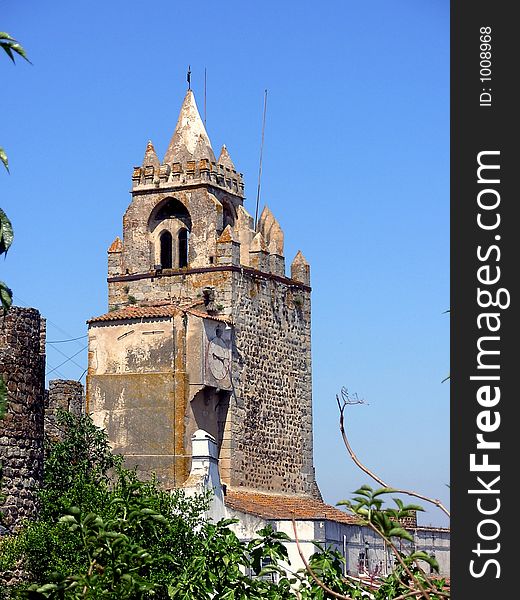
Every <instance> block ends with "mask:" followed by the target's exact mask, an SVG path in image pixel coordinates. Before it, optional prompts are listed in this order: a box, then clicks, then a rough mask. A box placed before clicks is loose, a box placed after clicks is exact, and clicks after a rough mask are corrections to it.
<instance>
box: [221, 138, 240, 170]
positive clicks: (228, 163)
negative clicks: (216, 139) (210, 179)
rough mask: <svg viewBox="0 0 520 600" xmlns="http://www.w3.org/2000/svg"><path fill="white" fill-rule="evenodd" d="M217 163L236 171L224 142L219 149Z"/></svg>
mask: <svg viewBox="0 0 520 600" xmlns="http://www.w3.org/2000/svg"><path fill="white" fill-rule="evenodd" d="M218 164H219V165H222V166H224V167H227V168H228V169H231V170H232V171H236V169H235V165H234V164H233V161H232V160H231V156H229V152H228V149H227V148H226V144H224V145H223V146H222V150H221V151H220V156H219V157H218Z"/></svg>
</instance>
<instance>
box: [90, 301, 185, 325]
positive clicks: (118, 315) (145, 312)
mask: <svg viewBox="0 0 520 600" xmlns="http://www.w3.org/2000/svg"><path fill="white" fill-rule="evenodd" d="M178 311H179V308H178V307H177V306H174V305H173V304H168V305H165V306H127V307H125V308H121V309H120V310H113V311H111V312H108V313H105V314H104V315H100V316H99V317H93V318H92V319H89V320H88V321H87V323H99V322H102V321H121V320H126V319H147V318H148V319H149V318H153V317H173V316H174V315H175V314H177V312H178Z"/></svg>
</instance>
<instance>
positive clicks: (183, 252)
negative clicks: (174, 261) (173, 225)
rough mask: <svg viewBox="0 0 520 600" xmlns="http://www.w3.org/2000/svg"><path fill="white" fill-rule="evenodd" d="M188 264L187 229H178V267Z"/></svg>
mask: <svg viewBox="0 0 520 600" xmlns="http://www.w3.org/2000/svg"><path fill="white" fill-rule="evenodd" d="M187 266H188V230H187V229H181V230H180V231H179V269H182V268H183V267H187Z"/></svg>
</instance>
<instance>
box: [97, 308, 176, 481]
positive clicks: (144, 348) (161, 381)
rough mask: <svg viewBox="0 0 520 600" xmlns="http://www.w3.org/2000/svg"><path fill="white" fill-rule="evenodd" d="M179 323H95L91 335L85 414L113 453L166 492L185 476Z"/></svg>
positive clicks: (163, 321) (159, 320)
mask: <svg viewBox="0 0 520 600" xmlns="http://www.w3.org/2000/svg"><path fill="white" fill-rule="evenodd" d="M184 346H185V332H184V325H183V322H182V318H181V317H179V319H178V320H176V319H175V318H157V319H151V318H150V319H141V320H137V319H136V320H130V321H127V322H124V323H121V322H117V323H116V324H113V323H98V324H95V325H93V326H91V327H90V330H89V372H88V377H87V412H91V413H92V415H93V419H94V422H95V423H96V425H98V426H99V427H104V428H105V429H106V431H107V433H108V436H109V439H110V441H111V444H112V446H113V448H114V451H116V452H118V453H121V454H124V455H125V456H126V463H127V465H128V466H134V465H137V466H138V471H139V473H140V475H142V476H143V477H150V476H151V473H152V472H155V473H156V474H157V476H158V478H159V479H160V480H161V481H162V482H163V483H164V485H165V486H167V487H172V486H174V485H179V484H180V483H182V481H184V479H185V478H186V477H187V474H188V465H187V456H186V452H185V448H184V428H185V412H186V396H187V393H186V376H185V364H184V354H185V348H184Z"/></svg>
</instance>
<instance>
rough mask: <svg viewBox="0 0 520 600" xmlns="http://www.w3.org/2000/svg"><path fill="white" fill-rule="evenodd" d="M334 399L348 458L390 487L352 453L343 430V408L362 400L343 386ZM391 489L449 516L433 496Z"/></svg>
mask: <svg viewBox="0 0 520 600" xmlns="http://www.w3.org/2000/svg"><path fill="white" fill-rule="evenodd" d="M336 401H337V403H338V408H339V429H340V431H341V437H342V438H343V443H344V444H345V447H346V449H347V452H348V453H349V455H350V458H352V460H353V461H354V463H355V464H356V465H357V466H358V467H359V468H360V469H361V470H362V471H363V472H364V473H366V474H367V475H368V476H369V477H372V479H374V480H375V481H377V483H379V485H381V486H382V487H388V488H390V487H392V486H390V485H388V484H387V483H385V482H384V481H383V480H382V479H381V477H378V476H377V475H376V474H375V473H373V472H372V471H371V470H370V469H369V468H368V467H365V465H364V464H363V463H362V462H361V461H360V460H359V458H358V457H357V456H356V454H355V453H354V450H353V449H352V446H351V445H350V442H349V439H348V437H347V433H346V431H345V416H344V413H345V408H346V407H347V406H350V405H352V404H364V402H363V401H359V400H357V396H356V397H355V401H354V402H353V401H352V400H351V398H350V396H349V394H348V391H347V390H346V389H345V388H342V390H341V400H340V398H339V395H338V394H336ZM392 489H393V490H394V491H395V493H396V494H405V495H407V496H413V497H414V498H419V499H420V500H424V501H425V502H429V503H430V504H433V505H434V506H436V507H437V508H440V510H442V512H443V513H445V514H446V515H447V516H448V517H449V516H450V512H449V510H448V509H447V508H446V507H445V506H444V505H443V504H442V502H441V501H440V500H436V499H434V498H429V497H428V496H424V495H423V494H419V493H418V492H414V491H411V490H403V489H396V488H393V487H392Z"/></svg>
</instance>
